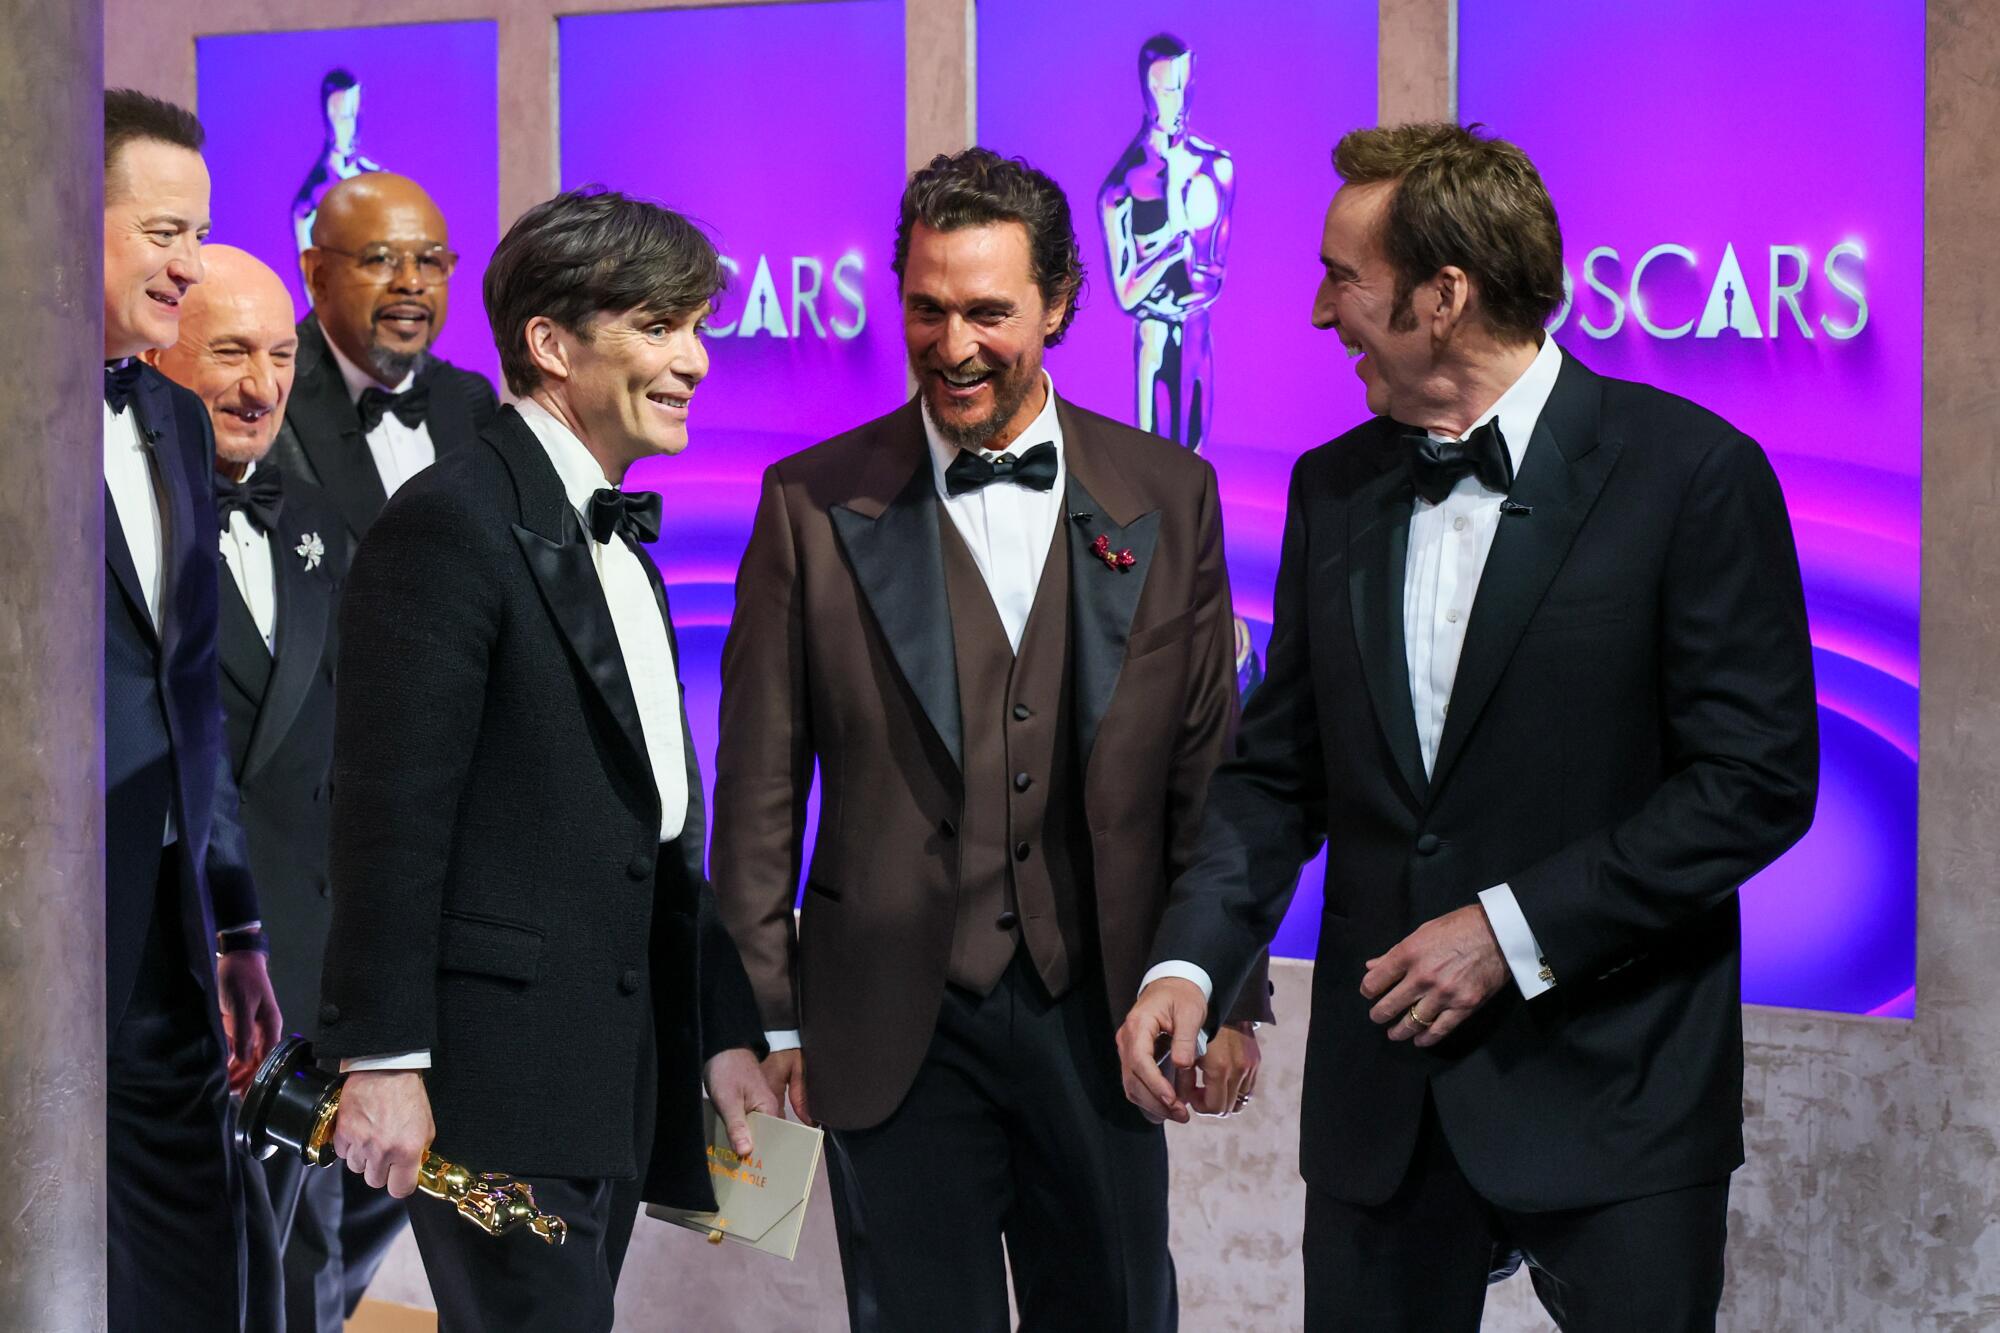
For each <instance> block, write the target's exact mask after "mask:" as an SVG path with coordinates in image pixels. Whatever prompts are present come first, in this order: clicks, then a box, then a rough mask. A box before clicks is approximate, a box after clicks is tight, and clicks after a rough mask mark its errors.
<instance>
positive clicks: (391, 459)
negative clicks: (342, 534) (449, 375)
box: [320, 325, 437, 497]
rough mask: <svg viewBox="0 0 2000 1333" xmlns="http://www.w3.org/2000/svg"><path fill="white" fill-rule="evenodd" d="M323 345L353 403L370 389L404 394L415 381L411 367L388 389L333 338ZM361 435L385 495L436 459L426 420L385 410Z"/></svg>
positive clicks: (414, 374)
mask: <svg viewBox="0 0 2000 1333" xmlns="http://www.w3.org/2000/svg"><path fill="white" fill-rule="evenodd" d="M320 334H321V336H322V337H325V335H326V326H325V325H321V326H320ZM326 347H327V350H328V351H330V352H332V353H333V360H334V364H336V365H338V366H339V367H340V377H341V378H342V379H343V380H345V381H347V396H348V398H349V400H350V401H352V402H356V403H358V402H360V401H361V395H362V393H364V392H365V391H366V390H369V389H387V391H388V392H390V393H404V392H407V391H408V390H409V387H410V386H411V385H412V384H415V383H416V382H417V372H416V371H414V370H412V371H411V372H410V373H409V374H407V375H405V376H403V382H402V383H401V384H398V385H396V386H395V387H394V388H388V386H386V385H384V384H382V383H381V382H379V381H378V380H377V379H376V378H375V377H374V376H373V375H371V374H369V373H368V372H367V371H365V370H363V369H362V368H361V367H359V366H357V365H355V364H354V363H353V362H352V361H349V360H348V359H347V357H346V355H345V354H344V353H343V352H342V351H341V350H340V347H339V346H338V345H337V344H336V343H335V342H334V341H333V339H332V338H327V339H326ZM362 438H363V439H365V440H366V441H367V444H368V455H369V457H370V458H372V459H374V461H375V473H376V475H377V476H379V477H381V478H382V493H383V495H384V496H385V497H386V496H391V495H394V494H395V493H396V490H397V488H398V487H400V486H401V485H402V484H403V483H404V482H406V481H408V480H409V479H410V478H411V477H414V476H416V475H417V474H418V473H419V472H422V471H423V470H424V469H425V468H427V467H429V466H430V465H431V464H432V463H435V462H437V446H435V445H434V444H432V443H431V428H430V423H429V422H428V421H426V422H423V423H422V424H420V425H415V426H405V425H404V424H403V420H402V418H401V417H399V416H397V415H396V414H395V413H394V412H384V413H383V414H382V420H381V421H380V422H379V423H378V424H377V425H376V427H375V429H374V430H371V431H369V432H368V434H367V435H365V436H363V437H362Z"/></svg>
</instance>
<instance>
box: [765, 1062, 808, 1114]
mask: <svg viewBox="0 0 2000 1333" xmlns="http://www.w3.org/2000/svg"><path fill="white" fill-rule="evenodd" d="M764 1083H765V1086H767V1087H769V1088H770V1089H771V1095H772V1096H773V1097H776V1098H777V1099H778V1104H779V1105H780V1106H782V1105H784V1102H785V1094H786V1091H787V1090H788V1089H789V1091H790V1093H791V1099H792V1114H793V1115H796V1116H797V1117H798V1118H799V1123H800V1124H802V1125H811V1124H817V1123H818V1122H817V1121H815V1120H814V1119H813V1118H812V1112H811V1111H810V1110H808V1109H806V1053H805V1052H804V1051H802V1050H800V1049H799V1048H798V1047H796V1046H794V1047H793V1048H792V1049H791V1050H789V1051H772V1052H771V1054H770V1055H769V1056H768V1057H767V1058H766V1059H765V1061H764Z"/></svg>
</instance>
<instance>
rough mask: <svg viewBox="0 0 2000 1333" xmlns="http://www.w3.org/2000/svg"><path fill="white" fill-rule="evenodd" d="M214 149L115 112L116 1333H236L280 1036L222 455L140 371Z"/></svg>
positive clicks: (109, 183) (107, 403)
mask: <svg viewBox="0 0 2000 1333" xmlns="http://www.w3.org/2000/svg"><path fill="white" fill-rule="evenodd" d="M201 144H202V130H201V125H200V123H199V122H198V121H196V120H195V118H194V116H193V115H192V114H191V113H189V112H187V111H185V110H183V109H182V108H180V107H176V106H173V105H170V104H168V103H166V102H161V101H158V100H156V99H154V98H151V97H147V96H144V95H143V94H140V93H135V92H130V91H127V90H122V89H114V90H112V91H110V92H108V93H106V94H105V98H104V163H105V172H104V358H105V366H104V482H105V486H104V554H105V566H106V587H105V590H104V770H105V772H104V781H105V793H104V843H105V848H104V860H105V879H104V934H105V942H104V973H105V975H104V981H105V1009H104V1012H105V1023H106V1029H107V1051H106V1086H105V1097H106V1108H105V1152H106V1157H107V1171H106V1194H107V1198H106V1240H107V1250H108V1260H109V1272H108V1279H109V1282H108V1294H107V1300H106V1307H107V1313H108V1317H109V1321H110V1326H111V1327H112V1328H115V1329H126V1328H141V1327H145V1328H201V1329H223V1328H237V1327H240V1326H241V1324H242V1321H243V1301H244V1292H245V1285H246V1278H245V1259H244V1245H245V1241H244V1226H245V1210H244V1203H243V1168H242V1165H241V1162H240V1159H239V1158H238V1156H237V1154H236V1153H234V1152H233V1151H231V1149H230V1146H229V1104H228V1088H227V1085H226V1071H225V1060H226V1061H227V1063H228V1064H229V1065H230V1066H233V1068H234V1070H235V1072H237V1073H238V1074H239V1075H240V1074H242V1073H245V1072H247V1071H249V1070H253V1069H254V1068H255V1067H256V1064H257V1062H258V1061H259V1060H261V1059H262V1058H263V1054H264V1051H265V1050H266V1048H268V1047H269V1046H270V1044H271V1043H272V1042H274V1041H275V1040H276V1039H277V1036H278V1029H279V1023H280V1021H281V1020H280V1017H279V1013H278V1005H277V1001H276V999H275V997H274V996H273V995H272V993H271V982H270V978H269V975H268V974H267V972H266V970H265V964H264V954H263V950H264V948H265V943H264V935H263V931H262V930H261V928H260V926H259V921H258V909H257V897H256V893H255V891H254V890H253V888H252V883H251V878H250V873H249V867H248V865H247V862H246V855H245V852H244V848H243V837H242V830H241V829H240V828H239V827H238V826H237V824H236V822H235V816H236V788H235V784H234V783H233V782H232V781H231V779H230V774H229V771H228V767H227V762H226V759H225V756H224V752H223V740H224V737H223V730H222V707H221V701H220V700H219V698H218V697H217V683H216V682H217V668H216V623H217V610H216V600H217V599H216V576H217V568H216V561H217V554H216V544H215V535H214V534H215V531H216V521H215V503H214V499H213V498H212V496H211V494H210V486H209V476H210V472H211V468H212V463H213V458H214V442H213V440H212V438H211V435H210V432H209V424H208V413H207V411H206V410H205V409H204V408H203V407H202V403H201V400H200V399H199V398H197V397H196V396H195V395H194V394H192V393H189V392H188V391H187V390H185V389H182V388H180V387H178V386H176V385H174V384H172V383H170V382H169V381H168V380H167V378H166V377H165V376H163V375H161V374H160V373H159V372H158V371H157V370H154V369H153V368H152V367H150V366H147V365H145V364H143V363H141V362H140V361H138V360H137V359H136V358H137V355H138V353H140V352H142V351H145V350H147V349H148V348H156V347H165V346H169V345H171V344H172V343H173V342H174V341H175V340H176V339H177V338H178V336H179V325H180V314H181V306H182V302H183V301H184V300H185V298H186V296H187V294H188V292H189V290H190V289H191V288H192V287H193V286H194V284H196V283H198V282H200V281H201V277H202V260H201V240H202V237H203V236H204V235H205V234H206V233H207V231H208V168H207V167H206V165H204V164H203V162H202V159H201Z"/></svg>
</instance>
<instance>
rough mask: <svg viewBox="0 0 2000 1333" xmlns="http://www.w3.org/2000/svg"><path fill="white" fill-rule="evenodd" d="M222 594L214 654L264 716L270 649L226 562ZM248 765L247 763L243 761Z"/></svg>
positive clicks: (269, 680) (280, 622) (281, 610)
mask: <svg viewBox="0 0 2000 1333" xmlns="http://www.w3.org/2000/svg"><path fill="white" fill-rule="evenodd" d="M221 575H222V576H221V578H220V579H218V580H217V582H218V583H220V584H221V595H220V597H219V598H218V599H217V601H218V606H217V609H216V614H217V624H216V657H217V659H218V660H219V661H220V662H221V663H222V670H223V673H224V674H225V675H227V676H228V677H229V678H230V679H231V680H233V681H235V682H236V687H237V688H238V689H240V690H242V691H243V693H245V694H246V695H248V696H249V697H251V698H252V699H256V700H258V701H259V702H258V710H259V711H258V716H259V718H260V719H261V718H262V716H263V711H262V710H263V705H264V702H265V691H266V690H267V689H268V688H269V686H270V683H271V650H270V649H268V648H266V647H265V646H264V636H263V635H262V634H260V633H258V632H257V619H256V617H255V616H252V615H251V614H250V608H249V607H248V606H247V605H245V604H244V601H243V593H242V591H241V590H240V589H238V588H237V586H236V576H235V575H234V574H232V573H230V572H229V569H228V566H227V565H225V566H224V567H223V569H222V570H221ZM282 612H283V608H282V607H281V608H280V617H279V622H278V623H279V624H283V623H284V619H283V614H282ZM245 768H246V769H247V768H248V765H247V764H246V765H245Z"/></svg>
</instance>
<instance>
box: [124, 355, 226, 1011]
mask: <svg viewBox="0 0 2000 1333" xmlns="http://www.w3.org/2000/svg"><path fill="white" fill-rule="evenodd" d="M132 410H133V411H135V412H136V413H137V414H138V424H139V427H140V429H141V431H142V433H143V434H144V436H145V437H146V438H147V440H148V441H149V442H150V445H151V449H152V453H153V458H154V462H155V473H154V481H155V488H156V492H157V494H158V495H159V497H160V511H161V513H160V519H161V528H162V534H163V540H162V543H161V545H162V550H163V561H162V592H161V609H162V612H163V614H162V617H161V619H162V621H163V630H162V631H161V632H159V633H156V632H155V631H154V628H153V621H152V618H151V617H150V616H149V615H147V613H146V598H145V593H144V590H143V589H142V588H141V587H140V585H139V576H138V572H137V568H136V567H135V566H134V564H133V562H132V553H131V549H130V548H129V547H128V546H127V545H126V543H125V534H124V529H123V528H122V527H121V526H120V525H119V522H118V510H117V507H116V506H115V505H114V504H113V503H112V502H111V492H110V489H109V488H108V487H107V488H106V489H105V492H104V563H105V588H104V935H105V960H104V964H105V965H104V974H105V976H104V980H105V1008H104V1018H105V1024H106V1029H107V1031H116V1030H117V1027H118V1020H119V1018H120V1017H121V1016H122V1015H123V1014H124V1012H125V1006H126V1002H127V1000H128V999H129V998H130V996H131V993H132V983H133V979H134V977H135V976H136V975H137V970H138V965H139V956H140V953H141V951H142V950H143V949H144V947H145V943H146V929H147V926H148V924H149V923H150V922H151V920H152V917H153V905H154V898H155V895H156V891H157V890H156V886H157V884H158V882H159V874H160V856H161V850H160V838H161V834H162V832H163V831H164V829H165V827H166V820H167V813H168V811H169V810H171V811H172V812H173V820H174V828H175V831H176V835H177V836H176V841H175V843H174V847H173V852H172V854H173V855H175V856H177V857H178V858H179V860H180V883H181V885H182V888H183V893H182V902H181V911H180V925H181V928H182V935H183V939H184V941H185V945H186V949H187V957H188V960H189V968H190V970H191V971H192V972H193V973H194V976H195V979H196V980H197V981H198V982H200V984H201V986H202V989H203V992H204V993H205V994H207V995H208V996H209V998H210V1002H209V1004H208V1006H207V1008H208V1014H209V1018H210V1020H211V1022H212V1023H213V1026H214V1031H215V1034H216V1039H217V1040H218V1041H220V1040H221V1037H222V1029H221V1023H220V1020H219V1019H218V1018H217V1017H216V1006H215V1004H214V1002H213V1001H214V996H215V966H214V957H215V929H216V927H217V926H218V925H224V926H231V925H241V924H244V923H246V922H250V921H254V920H256V919H257V916H258V909H257V895H256V891H255V890H254V889H253V888H252V884H251V878H250V872H249V866H248V864H247V859H246V858H245V856H244V854H243V839H242V834H241V830H240V828H238V826H237V825H236V823H235V817H236V788H235V783H234V782H233V781H231V778H230V774H229V770H228V767H227V764H226V763H225V761H224V757H223V737H222V704H221V700H220V699H219V698H218V697H217V692H216V601H217V599H216V575H217V570H218V566H219V564H220V561H221V556H220V554H219V553H218V551H217V545H216V524H215V496H214V492H213V490H212V489H211V482H210V480H209V479H210V476H211V474H212V472H213V469H214V457H215V444H214V438H215V437H214V435H213V434H212V433H211V428H210V426H209V421H208V410H207V409H206V408H205V407H203V406H202V402H201V399H199V398H197V397H196V396H195V395H194V394H192V393H190V392H189V391H187V390H186V389H183V388H181V387H180V386H178V385H176V384H174V383H173V382H172V381H170V380H168V379H167V377H166V376H164V375H162V374H160V373H159V372H158V371H157V370H154V369H153V368H152V367H150V366H146V367H143V368H142V369H141V370H140V373H139V382H138V385H137V388H136V389H135V391H134V397H133V406H132Z"/></svg>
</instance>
